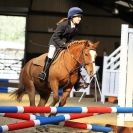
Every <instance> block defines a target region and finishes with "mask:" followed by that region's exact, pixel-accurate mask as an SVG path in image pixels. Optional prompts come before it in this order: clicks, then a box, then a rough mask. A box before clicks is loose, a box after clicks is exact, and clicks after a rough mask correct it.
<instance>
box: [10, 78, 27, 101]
mask: <svg viewBox="0 0 133 133" xmlns="http://www.w3.org/2000/svg"><path fill="white" fill-rule="evenodd" d="M20 77H21V76H20ZM25 92H26V90H25V87H24V85H23V83H22V81H21V78H20V80H19V85H18V89H17V90H15V91H14V92H12V93H11V96H13V97H15V99H16V100H17V101H18V102H21V101H22V97H23V96H24V94H25Z"/></svg>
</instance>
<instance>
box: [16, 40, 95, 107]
mask: <svg viewBox="0 0 133 133" xmlns="http://www.w3.org/2000/svg"><path fill="white" fill-rule="evenodd" d="M96 47H97V43H92V42H91V41H89V40H78V41H73V42H71V43H70V44H69V45H68V47H67V49H65V50H62V52H61V53H60V54H59V56H58V57H57V58H56V59H55V61H53V63H52V64H51V67H50V68H49V74H48V78H47V81H40V79H39V78H38V74H39V73H40V72H41V71H42V70H43V64H44V60H45V57H46V55H47V54H43V55H41V56H39V57H36V58H33V59H31V60H30V61H29V62H27V63H26V64H25V66H24V67H23V68H22V70H21V73H20V87H19V89H18V90H16V91H15V92H13V95H15V96H16V99H17V100H18V101H21V100H22V97H23V95H24V94H25V93H27V94H28V97H29V101H30V106H35V95H36V93H38V94H39V95H40V101H39V104H38V106H45V104H46V103H47V101H48V99H49V96H50V94H51V92H53V101H52V103H51V104H50V106H55V105H56V103H57V102H59V95H58V89H59V88H63V94H62V97H61V100H60V102H59V106H64V105H65V103H66V100H67V98H68V96H69V94H70V91H71V89H72V87H73V86H74V84H75V83H76V82H77V81H78V79H79V74H78V70H79V67H80V65H84V67H85V69H86V70H87V72H88V74H89V75H93V74H94V71H95V57H96Z"/></svg>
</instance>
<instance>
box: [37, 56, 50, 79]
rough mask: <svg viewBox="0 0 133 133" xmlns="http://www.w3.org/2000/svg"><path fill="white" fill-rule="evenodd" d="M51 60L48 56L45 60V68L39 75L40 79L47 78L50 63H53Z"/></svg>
mask: <svg viewBox="0 0 133 133" xmlns="http://www.w3.org/2000/svg"><path fill="white" fill-rule="evenodd" d="M51 60H52V59H50V58H48V57H47V56H46V61H45V64H44V68H43V72H41V73H40V74H39V76H38V78H39V79H41V80H45V79H46V76H47V72H48V69H49V67H50V64H51Z"/></svg>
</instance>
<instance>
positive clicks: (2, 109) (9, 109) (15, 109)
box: [0, 106, 133, 113]
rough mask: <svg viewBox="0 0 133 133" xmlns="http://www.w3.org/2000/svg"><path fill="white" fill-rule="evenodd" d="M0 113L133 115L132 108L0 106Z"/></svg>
mask: <svg viewBox="0 0 133 133" xmlns="http://www.w3.org/2000/svg"><path fill="white" fill-rule="evenodd" d="M0 113H133V107H19V106H0Z"/></svg>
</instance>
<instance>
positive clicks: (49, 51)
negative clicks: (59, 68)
mask: <svg viewBox="0 0 133 133" xmlns="http://www.w3.org/2000/svg"><path fill="white" fill-rule="evenodd" d="M55 50H56V47H55V46H54V45H50V46H49V50H48V58H50V59H52V58H53V56H54V53H55Z"/></svg>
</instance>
